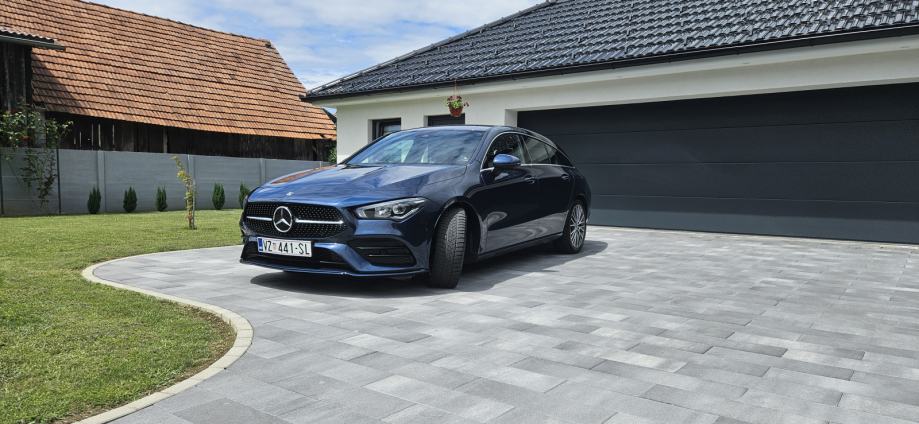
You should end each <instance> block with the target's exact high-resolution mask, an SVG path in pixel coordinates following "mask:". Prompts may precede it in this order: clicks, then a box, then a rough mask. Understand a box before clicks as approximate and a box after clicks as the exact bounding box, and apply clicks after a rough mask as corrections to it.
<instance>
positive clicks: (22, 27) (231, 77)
mask: <svg viewBox="0 0 919 424" xmlns="http://www.w3.org/2000/svg"><path fill="white" fill-rule="evenodd" d="M0 26H6V27H9V28H15V29H16V30H17V31H22V32H26V33H38V34H42V35H43V36H45V37H50V38H53V39H55V40H56V41H57V43H58V44H61V45H63V46H64V47H66V50H62V51H56V50H43V49H35V50H33V52H32V57H33V64H32V68H33V71H34V77H33V87H34V96H35V101H36V102H40V103H44V104H45V105H46V106H47V107H48V109H50V110H51V111H55V112H64V113H71V114H75V115H84V116H93V117H99V118H110V119H119V120H124V121H132V122H141V123H146V124H154V125H163V126H170V127H179V128H188V129H194V130H202V131H213V132H223V133H233V134H249V135H260V136H273V137H289V138H300V139H334V138H335V124H334V123H332V121H331V120H330V119H329V117H328V115H326V113H325V112H324V111H323V110H322V109H320V108H319V107H316V106H314V105H312V104H309V103H305V102H302V101H301V100H300V98H299V96H300V94H303V93H305V92H306V90H305V89H304V87H303V84H301V83H300V81H298V80H297V78H296V77H295V76H294V74H293V72H291V70H290V68H288V67H287V64H286V63H285V62H284V59H283V58H281V55H280V54H278V51H277V50H275V49H274V47H272V46H271V44H270V42H269V41H266V40H259V39H255V38H250V37H245V36H241V35H235V34H229V33H225V32H220V31H214V30H209V29H204V28H199V27H196V26H192V25H188V24H183V23H181V22H175V21H172V20H169V19H163V18H157V17H153V16H149V15H144V14H141V13H135V12H129V11H125V10H121V9H116V8H112V7H108V6H102V5H98V4H94V3H87V2H83V1H79V0H2V1H0Z"/></svg>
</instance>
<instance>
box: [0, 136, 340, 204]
mask: <svg viewBox="0 0 919 424" xmlns="http://www.w3.org/2000/svg"><path fill="white" fill-rule="evenodd" d="M2 153H3V154H4V155H5V157H9V158H10V159H9V160H6V159H3V160H0V162H2V163H0V188H2V205H3V214H4V215H7V216H15V215H43V214H49V213H52V214H53V213H58V211H59V210H60V212H61V213H65V214H81V213H87V209H86V202H87V199H88V198H89V192H90V191H91V190H92V189H93V187H99V190H100V191H101V192H102V207H101V209H102V211H104V212H112V213H118V212H124V209H123V208H122V200H123V198H124V192H125V191H126V190H127V189H128V187H133V188H134V191H136V192H137V211H152V210H155V209H156V188H157V187H164V188H165V189H166V198H167V203H168V205H169V210H181V209H184V207H185V204H184V196H185V188H184V187H183V186H182V184H181V183H180V182H179V180H178V178H177V177H176V173H177V169H176V166H175V162H174V161H173V160H172V156H173V155H171V154H164V153H140V152H107V151H88V150H63V149H62V150H60V151H59V154H60V196H58V193H57V184H55V190H54V192H53V193H51V195H50V196H49V197H48V203H47V205H45V206H44V207H42V205H41V204H40V202H39V201H38V199H37V196H36V195H35V193H34V190H31V191H30V190H28V189H27V188H26V186H25V184H24V183H23V181H22V179H21V178H20V176H19V175H20V174H21V171H20V169H21V168H22V166H23V154H22V152H14V151H9V150H5V151H3V152H2ZM179 158H180V159H181V160H182V163H183V164H184V165H185V166H186V168H187V169H188V170H189V172H191V174H192V176H193V177H194V178H195V184H196V185H197V190H198V197H197V207H198V209H213V203H212V202H211V195H212V193H213V190H214V185H215V184H223V186H224V190H225V192H226V203H225V205H224V208H226V209H232V208H238V207H239V204H238V201H237V199H238V196H239V185H240V183H242V184H245V185H246V186H247V187H249V189H253V188H255V187H257V186H259V185H261V184H263V183H265V182H267V181H268V180H271V179H274V178H277V177H279V176H281V175H285V174H289V173H291V172H296V171H299V170H304V169H312V168H316V167H319V166H322V165H323V163H322V162H313V161H294V160H278V159H258V158H233V157H220V156H198V155H179ZM59 197H60V205H58V198H59Z"/></svg>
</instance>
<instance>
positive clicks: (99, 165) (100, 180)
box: [96, 150, 109, 212]
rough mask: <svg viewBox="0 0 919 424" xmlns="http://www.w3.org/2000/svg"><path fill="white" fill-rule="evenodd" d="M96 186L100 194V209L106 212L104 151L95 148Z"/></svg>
mask: <svg viewBox="0 0 919 424" xmlns="http://www.w3.org/2000/svg"><path fill="white" fill-rule="evenodd" d="M96 188H98V189H99V193H100V194H102V201H101V202H99V203H101V204H102V211H103V212H108V211H109V210H108V203H107V199H108V196H106V195H105V192H106V190H105V151H103V150H96Z"/></svg>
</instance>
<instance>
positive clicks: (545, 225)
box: [240, 126, 590, 288]
mask: <svg viewBox="0 0 919 424" xmlns="http://www.w3.org/2000/svg"><path fill="white" fill-rule="evenodd" d="M589 207H590V188H589V187H588V185H587V180H586V179H585V178H584V176H583V175H582V174H581V173H580V172H579V171H578V170H577V168H575V167H574V165H573V164H572V163H571V160H570V159H569V158H568V156H567V155H566V154H565V153H564V152H563V151H562V150H561V149H560V148H559V147H558V146H557V145H555V143H553V142H552V141H551V140H549V139H547V138H545V137H543V136H541V135H539V134H536V133H534V132H532V131H528V130H525V129H522V128H513V127H503V126H496V127H491V126H449V127H431V128H420V129H414V130H406V131H400V132H396V133H392V134H389V135H387V136H384V137H382V138H380V139H378V140H376V141H375V142H373V143H371V144H369V145H367V146H366V147H364V148H363V149H361V150H360V151H358V152H357V153H355V154H354V155H352V156H351V157H350V158H348V159H347V160H345V161H344V162H342V163H341V164H339V165H336V166H329V167H325V168H319V169H311V170H307V171H303V172H297V173H294V174H290V175H287V176H284V177H281V178H278V179H276V180H274V181H271V182H269V183H267V184H265V185H263V186H261V187H259V188H257V189H255V190H254V191H253V192H252V193H251V194H250V195H249V198H248V199H247V202H246V205H245V208H244V210H243V214H242V218H241V220H240V227H241V228H242V233H243V243H244V247H243V251H242V258H241V261H242V262H243V263H248V264H254V265H261V266H265V267H269V268H274V269H280V270H284V271H291V272H303V273H314V274H336V275H349V276H360V277H364V276H376V277H379V276H387V277H404V276H418V277H419V278H422V279H424V280H425V281H426V282H427V284H428V285H430V286H432V287H442V288H454V287H456V285H457V282H458V281H459V276H460V272H461V270H462V268H463V264H464V263H469V262H472V261H476V260H480V259H483V258H486V257H490V256H494V255H498V254H501V253H506V252H509V251H513V250H516V249H520V248H523V247H527V246H532V245H536V244H541V243H554V245H555V247H556V248H557V249H558V251H560V252H562V253H576V252H578V251H580V250H581V247H582V246H583V245H584V239H585V237H586V234H587V218H588V216H589Z"/></svg>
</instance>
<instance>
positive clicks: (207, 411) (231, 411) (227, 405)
mask: <svg viewBox="0 0 919 424" xmlns="http://www.w3.org/2000/svg"><path fill="white" fill-rule="evenodd" d="M175 415H176V416H178V417H180V418H183V419H185V420H187V421H190V422H192V423H222V424H275V423H283V422H284V421H283V420H282V419H280V418H278V417H275V416H273V415H269V414H266V413H263V412H259V411H257V410H255V409H254V408H251V407H248V406H246V405H243V404H241V403H237V402H234V401H232V400H230V399H217V400H213V401H210V402H207V403H203V404H200V405H196V406H193V407H191V408H188V409H184V410H181V411H178V412H176V413H175Z"/></svg>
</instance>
